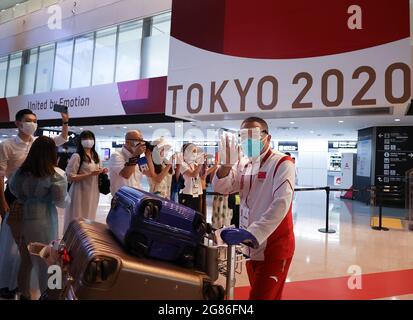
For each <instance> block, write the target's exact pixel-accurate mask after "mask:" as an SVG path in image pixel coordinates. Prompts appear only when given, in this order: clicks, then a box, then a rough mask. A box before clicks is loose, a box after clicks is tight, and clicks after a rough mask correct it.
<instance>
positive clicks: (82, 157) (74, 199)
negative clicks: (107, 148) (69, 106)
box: [63, 131, 108, 231]
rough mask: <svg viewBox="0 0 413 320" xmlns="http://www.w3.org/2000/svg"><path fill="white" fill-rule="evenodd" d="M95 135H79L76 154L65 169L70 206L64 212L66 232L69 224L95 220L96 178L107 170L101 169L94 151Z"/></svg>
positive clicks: (96, 200) (97, 192)
mask: <svg viewBox="0 0 413 320" xmlns="http://www.w3.org/2000/svg"><path fill="white" fill-rule="evenodd" d="M95 142H96V139H95V135H94V134H93V132H91V131H83V132H82V133H81V134H80V137H79V141H78V145H77V152H76V153H74V154H73V155H72V157H71V158H70V160H69V163H68V164H67V167H66V175H67V179H68V181H69V183H71V186H70V189H69V195H70V199H71V202H70V205H69V206H68V207H67V208H66V210H65V222H64V228H63V230H64V231H66V229H67V227H68V226H69V224H70V222H72V221H73V220H76V219H80V218H84V219H89V220H95V219H96V211H97V208H98V203H99V184H98V176H99V174H100V173H107V172H108V169H107V168H102V167H101V163H100V160H99V155H98V154H97V152H96V150H95Z"/></svg>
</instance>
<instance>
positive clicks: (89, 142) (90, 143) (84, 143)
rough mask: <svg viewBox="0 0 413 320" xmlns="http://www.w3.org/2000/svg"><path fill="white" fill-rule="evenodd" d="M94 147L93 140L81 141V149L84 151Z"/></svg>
mask: <svg viewBox="0 0 413 320" xmlns="http://www.w3.org/2000/svg"><path fill="white" fill-rule="evenodd" d="M94 145H95V141H93V140H89V139H88V140H82V147H83V148H86V149H92V148H93V146H94Z"/></svg>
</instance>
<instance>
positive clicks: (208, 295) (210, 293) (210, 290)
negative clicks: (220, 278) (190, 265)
mask: <svg viewBox="0 0 413 320" xmlns="http://www.w3.org/2000/svg"><path fill="white" fill-rule="evenodd" d="M224 297H225V290H224V288H223V287H222V286H220V285H213V284H211V283H210V282H209V281H205V282H204V299H205V300H224Z"/></svg>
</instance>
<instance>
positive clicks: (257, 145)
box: [241, 138, 264, 159]
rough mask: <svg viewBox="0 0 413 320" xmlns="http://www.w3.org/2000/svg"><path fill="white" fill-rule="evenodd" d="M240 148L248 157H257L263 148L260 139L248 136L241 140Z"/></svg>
mask: <svg viewBox="0 0 413 320" xmlns="http://www.w3.org/2000/svg"><path fill="white" fill-rule="evenodd" d="M241 146H242V150H243V151H244V154H245V155H246V156H247V157H248V158H252V159H254V158H258V157H259V156H260V154H261V150H262V149H263V148H264V143H263V142H262V140H261V139H253V138H248V139H246V140H244V141H242V142H241Z"/></svg>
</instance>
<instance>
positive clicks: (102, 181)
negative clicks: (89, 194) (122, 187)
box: [98, 173, 110, 195]
mask: <svg viewBox="0 0 413 320" xmlns="http://www.w3.org/2000/svg"><path fill="white" fill-rule="evenodd" d="M98 181H99V182H98V183H99V192H100V193H101V194H105V195H106V194H108V193H109V192H110V180H109V176H108V175H107V174H106V173H99V176H98Z"/></svg>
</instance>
